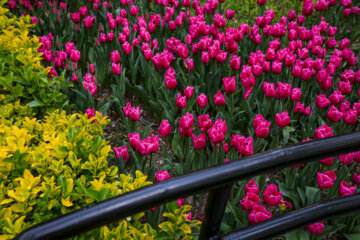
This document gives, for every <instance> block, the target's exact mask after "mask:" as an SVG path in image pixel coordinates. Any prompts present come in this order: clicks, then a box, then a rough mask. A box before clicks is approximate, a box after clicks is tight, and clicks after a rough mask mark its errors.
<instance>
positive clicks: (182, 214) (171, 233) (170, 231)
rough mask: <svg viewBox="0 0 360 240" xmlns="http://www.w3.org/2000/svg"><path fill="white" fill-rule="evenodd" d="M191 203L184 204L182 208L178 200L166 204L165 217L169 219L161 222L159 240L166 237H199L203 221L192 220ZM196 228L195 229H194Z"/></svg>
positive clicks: (189, 238) (188, 238)
mask: <svg viewBox="0 0 360 240" xmlns="http://www.w3.org/2000/svg"><path fill="white" fill-rule="evenodd" d="M191 208H192V207H191V206H190V205H183V206H181V207H180V208H179V207H178V204H177V203H176V202H171V203H168V204H166V209H167V212H165V213H164V214H163V217H164V218H165V219H166V220H167V221H164V222H162V223H160V224H159V229H160V230H159V233H158V234H157V236H156V239H158V240H166V239H176V240H177V239H179V240H180V239H184V240H192V239H197V234H198V233H199V230H200V224H201V222H200V221H199V220H192V219H191V215H190V218H188V217H189V214H191V213H190V211H191ZM194 230H195V231H194Z"/></svg>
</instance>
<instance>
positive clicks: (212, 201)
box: [199, 184, 232, 240]
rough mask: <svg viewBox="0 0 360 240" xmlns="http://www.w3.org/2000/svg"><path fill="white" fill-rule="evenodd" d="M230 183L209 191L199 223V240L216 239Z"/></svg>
mask: <svg viewBox="0 0 360 240" xmlns="http://www.w3.org/2000/svg"><path fill="white" fill-rule="evenodd" d="M231 188H232V184H231V185H226V186H224V187H221V188H216V189H215V190H212V191H211V192H210V193H209V197H208V199H207V203H206V207H205V215H204V219H203V222H202V225H201V230H200V236H199V240H208V239H210V238H212V239H216V235H217V234H218V232H219V229H220V225H221V221H222V218H223V216H224V212H225V208H226V204H227V201H228V199H229V194H230V191H231Z"/></svg>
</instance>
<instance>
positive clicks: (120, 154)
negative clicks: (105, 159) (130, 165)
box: [113, 146, 129, 162]
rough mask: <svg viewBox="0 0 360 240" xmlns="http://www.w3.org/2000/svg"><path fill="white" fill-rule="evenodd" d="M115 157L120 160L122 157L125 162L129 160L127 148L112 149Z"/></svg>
mask: <svg viewBox="0 0 360 240" xmlns="http://www.w3.org/2000/svg"><path fill="white" fill-rule="evenodd" d="M113 149H114V152H115V156H116V158H117V159H120V157H122V159H123V161H124V162H126V161H127V160H128V159H129V153H128V147H127V146H123V147H114V148H113Z"/></svg>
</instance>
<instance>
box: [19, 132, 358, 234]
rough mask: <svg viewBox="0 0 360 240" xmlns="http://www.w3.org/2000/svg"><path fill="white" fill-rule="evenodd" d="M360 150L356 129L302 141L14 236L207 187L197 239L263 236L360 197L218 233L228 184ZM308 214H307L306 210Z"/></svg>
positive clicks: (352, 205)
mask: <svg viewBox="0 0 360 240" xmlns="http://www.w3.org/2000/svg"><path fill="white" fill-rule="evenodd" d="M357 150H360V132H355V133H351V134H346V135H341V136H336V137H331V138H327V139H321V140H317V141H312V142H306V143H301V144H297V145H292V146H288V147H285V148H281V149H276V150H272V151H268V152H265V153H261V154H257V155H253V156H250V157H246V158H242V159H240V160H237V161H232V162H230V163H226V164H222V165H220V166H214V167H210V168H207V169H202V170H200V171H197V172H193V173H190V174H187V175H183V176H178V177H174V178H172V179H169V180H166V181H163V182H159V183H156V184H153V185H150V186H147V187H144V188H141V189H138V190H135V191H133V192H129V193H126V194H124V195H121V196H118V197H114V198H112V199H108V200H106V201H104V202H101V203H98V204H95V205H93V206H90V207H87V208H84V209H81V210H78V211H75V212H72V213H69V214H66V215H64V216H61V217H58V218H56V219H53V220H50V221H48V222H44V223H41V224H38V225H35V226H33V227H32V228H30V229H28V230H26V231H24V232H23V233H21V234H20V235H18V236H17V237H16V238H15V239H18V240H24V239H31V240H37V239H63V238H67V237H71V236H74V235H77V234H79V233H82V232H85V231H88V230H90V229H93V228H96V227H99V226H102V225H105V224H108V223H111V222H114V221H116V220H119V219H122V218H125V217H127V216H130V215H133V214H136V213H138V212H141V211H144V210H147V209H150V208H152V207H154V206H158V205H159V204H163V203H166V202H169V201H173V200H176V199H179V198H181V197H186V196H190V195H194V194H197V193H201V192H207V191H209V190H210V193H209V197H208V201H207V205H206V209H205V215H204V219H203V223H202V226H201V231H200V236H199V239H200V240H203V239H252V240H255V239H265V238H269V237H272V236H276V235H279V234H283V233H285V232H287V231H290V230H293V229H296V228H299V227H302V226H305V225H307V224H310V223H312V222H314V221H318V220H320V219H323V218H328V217H331V216H336V215H339V214H346V213H348V212H349V211H354V210H356V209H360V208H359V207H360V195H358V194H355V195H352V196H348V197H343V198H339V199H335V200H332V201H328V202H323V203H319V204H315V205H313V206H310V207H306V208H303V209H300V210H297V211H293V212H291V213H288V214H285V215H282V216H280V217H278V218H274V219H271V220H268V221H265V222H263V223H260V224H257V225H254V226H251V227H248V228H245V229H244V230H241V231H239V232H235V233H232V234H230V235H228V236H219V235H218V234H219V228H220V224H221V221H222V217H223V215H224V211H225V207H226V204H227V201H228V195H229V192H230V191H231V187H232V185H233V184H234V183H235V182H236V181H239V180H243V179H247V178H250V177H253V176H257V175H259V174H261V173H264V172H269V171H272V170H274V169H281V168H285V167H289V166H292V165H295V164H299V163H307V162H310V161H315V160H320V159H322V158H326V157H330V156H335V155H339V154H343V153H348V152H353V151H357ZM310 213H311V214H310Z"/></svg>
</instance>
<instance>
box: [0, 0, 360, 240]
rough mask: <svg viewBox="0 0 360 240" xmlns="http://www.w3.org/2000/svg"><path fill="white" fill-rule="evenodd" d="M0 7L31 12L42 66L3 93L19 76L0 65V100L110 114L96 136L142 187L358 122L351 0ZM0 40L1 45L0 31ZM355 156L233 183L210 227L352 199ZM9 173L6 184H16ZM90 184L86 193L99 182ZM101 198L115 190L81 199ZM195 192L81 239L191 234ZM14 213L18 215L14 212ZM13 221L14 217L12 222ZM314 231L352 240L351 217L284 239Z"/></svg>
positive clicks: (24, 2)
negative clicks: (36, 78)
mask: <svg viewBox="0 0 360 240" xmlns="http://www.w3.org/2000/svg"><path fill="white" fill-rule="evenodd" d="M0 3H1V4H2V5H3V7H4V8H8V9H10V12H8V13H6V14H8V15H9V16H10V15H11V16H18V17H20V16H24V15H30V16H31V20H30V21H31V23H32V24H33V28H32V33H31V34H33V35H34V36H39V38H38V42H39V43H41V45H40V44H39V46H37V52H38V53H39V57H40V59H41V64H42V65H43V66H44V67H46V73H47V74H48V76H47V77H46V80H43V82H46V81H48V82H49V83H50V85H49V84H47V85H46V86H43V85H41V87H38V88H36V87H35V88H34V89H35V90H33V91H31V92H29V93H26V94H18V95H14V93H17V90H18V88H21V87H18V86H20V85H21V84H23V82H22V81H21V80H17V81H15V80H14V81H13V82H11V84H10V85H9V83H8V82H6V81H3V80H2V79H5V74H3V75H1V74H0V76H3V77H2V78H0V94H2V93H3V92H6V90H9V89H10V86H12V87H13V89H14V90H11V91H10V92H11V94H10V95H11V96H13V98H14V99H21V103H23V104H29V107H30V108H31V109H32V111H34V113H35V114H36V116H37V117H38V118H39V119H41V118H42V117H43V116H44V115H46V114H45V113H46V112H48V114H50V115H51V114H52V112H54V111H55V109H56V108H58V109H62V110H67V111H70V107H72V108H71V110H72V111H76V112H80V113H85V114H86V116H87V118H88V119H90V120H89V121H88V124H92V125H98V124H99V122H100V123H101V124H102V125H104V124H105V120H102V118H104V119H106V116H111V120H112V123H110V125H109V126H111V125H112V124H113V126H116V128H115V127H108V130H107V136H111V135H112V136H116V138H108V139H107V140H109V141H110V143H111V145H112V146H111V147H112V149H113V152H114V154H109V155H108V156H104V157H105V158H107V160H108V162H109V165H111V166H112V168H114V165H116V167H117V169H118V173H117V174H122V175H119V176H122V178H125V176H126V175H124V174H129V175H128V176H129V177H130V176H133V177H135V176H136V177H137V178H141V179H142V180H143V182H144V181H145V179H146V177H145V179H143V177H144V176H143V175H141V174H140V172H142V173H144V174H145V176H147V179H148V180H149V181H152V182H154V181H157V182H159V181H163V180H166V179H168V178H171V176H177V175H182V174H186V173H189V172H192V171H196V170H198V169H202V168H206V167H208V166H213V165H218V164H226V162H229V161H232V160H235V159H240V160H241V157H245V156H250V155H253V154H256V153H260V152H264V151H267V150H270V149H274V148H278V147H282V146H286V145H289V144H294V143H299V142H303V141H311V140H312V139H313V140H316V139H321V138H326V137H330V136H334V135H337V134H341V133H349V132H352V131H356V130H359V120H358V116H359V115H360V85H359V83H360V69H359V66H360V63H359V59H358V57H359V49H360V47H359V46H360V42H359V37H360V25H359V22H360V16H359V15H360V2H359V1H356V0H353V1H352V0H340V1H339V0H318V1H311V0H303V1H297V0H294V6H295V9H290V10H289V11H288V14H287V15H286V16H275V13H274V11H273V10H272V9H271V7H270V6H271V4H272V1H270V0H269V2H268V3H267V1H266V0H257V1H254V0H250V1H249V4H247V5H246V6H244V7H242V8H241V7H240V8H241V9H237V11H235V10H232V9H231V6H233V5H234V4H235V1H233V2H232V1H230V0H228V1H227V2H225V0H207V1H202V2H200V1H198V0H182V1H178V0H136V1H129V0H114V1H103V0H87V1H79V0H69V1H57V0H54V1H41V0H36V1H30V0H20V1H16V0H9V1H5V0H1V1H0ZM277 4H279V3H277ZM251 6H253V7H251ZM254 11H255V12H256V17H252V18H248V19H247V22H246V23H239V21H238V20H239V19H242V20H243V19H244V18H245V19H246V17H244V15H241V16H240V15H238V14H240V13H241V14H243V13H246V12H248V13H249V16H253V15H254ZM0 13H1V11H0ZM21 18H22V17H20V19H21ZM275 19H278V21H276V20H275ZM0 26H1V23H0ZM19 27H20V28H21V26H19ZM2 29H3V27H2ZM2 31H3V32H4V33H5V34H6V32H5V31H4V30H2ZM0 44H2V45H1V46H3V45H4V41H1V38H0ZM4 46H5V45H4ZM5 49H6V48H5ZM0 50H1V51H2V48H0ZM0 59H1V58H0ZM14 59H15V60H14ZM16 59H17V58H13V59H12V60H11V61H10V60H9V62H7V63H6V64H14V63H15V62H16ZM19 61H20V60H19ZM4 66H5V64H3V65H2V66H1V68H0V73H3V72H4V69H6V67H7V65H6V66H5V67H4ZM44 71H45V70H44ZM13 72H15V73H17V74H18V73H19V71H13ZM9 74H10V73H9ZM6 76H8V75H6ZM44 79H45V78H44ZM59 79H60V80H59ZM6 84H8V85H6ZM21 86H23V88H25V87H34V86H38V85H36V84H33V83H29V84H27V85H25V84H23V85H21ZM54 86H55V87H54ZM41 88H44V89H53V88H56V90H54V91H55V93H54V91H53V90H51V91H50V90H41ZM25 89H27V88H25ZM38 89H40V90H38ZM22 90H23V89H21V91H22ZM42 92H43V93H42ZM51 94H53V95H51ZM10 95H3V96H4V99H6V97H7V98H9V96H10ZM0 96H1V95H0ZM14 96H15V97H14ZM59 98H61V99H60V100H59ZM14 99H10V100H9V101H12V100H14ZM0 100H2V99H1V98H0ZM9 101H7V100H5V101H3V102H1V101H0V103H2V104H3V105H4V104H5V103H7V102H9ZM61 102H63V103H64V104H61ZM97 112H99V113H97ZM19 124H20V123H19ZM97 127H99V126H97ZM57 130H59V129H57ZM69 131H70V130H69ZM114 131H115V132H116V133H114ZM0 134H2V132H1V130H0ZM67 134H70V132H69V133H67ZM99 141H100V140H99ZM107 143H109V142H107ZM79 144H80V145H81V144H82V143H79ZM59 149H60V148H59ZM93 150H94V149H93ZM60 151H62V152H66V150H65V149H64V148H61V150H60ZM79 154H80V153H79ZM81 154H82V155H84V153H83V152H81ZM106 155H107V153H106ZM64 156H67V154H65V155H64ZM0 157H1V155H0ZM0 159H1V158H0ZM2 161H3V160H2ZM5 162H6V161H5ZM359 163H360V152H354V153H349V154H344V155H340V156H334V157H331V158H326V159H322V160H320V161H319V162H314V163H308V164H305V165H298V166H293V167H292V168H287V169H285V170H283V171H280V172H275V171H274V172H273V173H271V174H267V175H261V176H258V177H256V178H254V179H249V180H248V181H244V182H238V183H236V184H235V185H234V187H233V190H232V192H231V194H230V195H231V196H230V200H229V203H228V206H227V208H226V211H225V216H224V219H223V222H222V225H221V231H222V232H223V233H228V232H231V231H234V230H236V229H239V228H241V227H245V226H248V225H249V224H256V223H259V222H261V221H265V220H267V219H269V218H271V217H273V216H277V215H280V214H283V213H285V212H288V211H292V210H294V209H299V208H301V207H304V206H307V205H309V204H313V203H317V202H319V201H321V200H325V199H332V198H335V197H339V196H346V195H350V194H354V193H355V192H357V191H359V190H357V186H358V185H360V172H359V170H360V167H359V166H360V165H359ZM69 167H71V166H69ZM109 168H110V166H109ZM29 171H32V174H34V176H35V177H36V174H38V173H37V170H36V165H33V166H32V165H31V164H30V165H28V166H27V168H22V170H21V172H20V173H17V175H16V176H18V175H19V174H20V175H19V176H22V174H25V172H26V174H27V176H29ZM42 174H44V173H42ZM79 174H80V172H79ZM109 174H110V173H109ZM60 175H61V174H60ZM14 176H15V175H14ZM19 176H18V177H19ZM34 176H32V175H31V177H34ZM79 176H80V175H79ZM79 176H76V175H73V177H74V178H77V177H79ZM89 176H90V175H89ZM111 176H113V175H112V174H111ZM68 177H69V176H68ZM14 179H15V178H14ZM17 179H18V178H16V179H15V180H14V181H13V183H6V184H15V185H14V186H16V184H18V183H16V182H18V180H17ZM79 179H80V178H79ZM98 179H100V180H99V181H102V180H101V179H103V178H102V177H101V176H100V175H93V176H91V177H88V179H87V180H88V181H98ZM122 180H123V179H122ZM69 181H70V180H69ZM113 181H114V182H115V180H113ZM76 182H77V181H76ZM150 183H151V182H149V184H150ZM74 184H75V180H74ZM108 184H110V185H111V182H109V183H108ZM116 184H118V183H116ZM116 184H115V185H116ZM129 184H130V185H131V182H129ZM115 185H114V186H115ZM11 186H12V185H11ZM92 186H93V187H92V188H91V190H92V192H91V193H88V194H85V195H86V196H87V197H89V194H90V195H91V194H96V192H97V191H98V192H100V191H102V189H101V188H99V189H96V185H94V184H92ZM114 186H112V188H111V189H114ZM116 186H117V185H116ZM141 186H142V185H141ZM141 186H137V187H132V188H131V190H133V189H136V188H138V187H141ZM78 187H79V186H78ZM104 188H105V187H104ZM74 191H75V190H74ZM77 194H78V193H77ZM8 195H9V192H7V193H6V192H5V191H4V192H2V193H1V194H0V197H1V199H0V200H1V201H2V202H1V203H0V204H1V205H0V207H1V209H2V211H1V212H0V213H1V214H0V216H1V218H0V226H7V225H6V224H8V222H9V221H8V220H7V219H8V218H9V217H8V215H9V212H5V210H4V209H5V208H6V207H7V206H8V205H7V204H9V203H10V202H8V201H6V200H4V199H6V198H7V197H8ZM70 195H71V194H70ZM70 195H69V196H70ZM75 195H76V194H75ZM75 195H71V196H75ZM40 196H41V195H40ZM66 196H67V195H66ZM66 196H63V197H66ZM79 196H80V195H76V198H77V199H78V200H79V198H80V197H79ZM111 196H114V191H112V194H108V195H105V196H104V197H102V198H101V199H99V198H95V197H93V200H92V201H86V203H89V204H90V203H92V202H94V201H95V200H94V199H96V201H100V200H103V199H106V198H108V197H111ZM206 197H207V196H206V195H199V196H193V197H191V198H187V199H179V200H178V201H177V202H175V203H169V204H167V205H166V206H161V207H160V206H159V207H156V208H153V209H151V210H150V211H149V212H147V213H144V214H141V215H139V216H136V217H134V218H133V220H131V219H130V220H129V219H126V220H124V221H122V222H121V223H119V224H118V225H111V226H106V227H103V228H101V230H99V231H97V232H96V231H93V232H92V233H90V236H93V237H94V238H95V239H96V238H99V237H101V238H106V239H107V238H109V239H111V238H112V237H116V238H119V239H132V238H137V237H139V236H140V235H141V234H140V235H139V234H138V231H140V232H142V233H144V234H143V236H144V237H143V238H144V239H180V238H181V239H196V238H197V236H198V229H199V225H200V221H201V219H202V215H203V211H204V209H203V208H202V206H203V205H204V202H206ZM74 199H75V198H74ZM67 200H68V199H67ZM34 201H35V200H34ZM79 201H80V200H79ZM38 203H39V201H38ZM184 203H186V204H189V205H192V206H193V207H192V210H191V206H189V205H184ZM60 205H61V204H60ZM62 205H63V206H61V209H62V210H61V212H62V213H64V212H68V211H71V210H75V209H74V208H72V209H70V208H69V207H70V206H69V205H70V204H69V203H68V202H66V201H65V202H62ZM81 206H83V204H82V205H81ZM68 208H69V209H68ZM34 209H35V208H34ZM49 210H50V209H49ZM190 210H191V211H190ZM15 212H16V211H15ZM164 212H165V213H164ZM26 214H27V215H26ZM26 214H25V215H24V216H27V219H26V220H28V221H29V223H28V224H27V225H26V226H25V227H22V228H21V230H23V229H25V228H26V227H29V226H30V225H32V224H34V223H38V222H40V221H42V218H38V219H40V220H37V219H35V220H34V221H33V220H31V221H30V219H29V216H30V215H29V214H32V215H34V214H36V212H35V210H33V212H31V211H30V212H29V211H28V212H26ZM59 214H60V212H59ZM54 215H55V213H54ZM39 216H40V215H39ZM19 219H21V221H24V218H23V217H22V216H21V215H19ZM139 219H140V220H139ZM43 220H46V218H43ZM12 221H15V222H14V224H13V226H15V225H16V219H12ZM30 222H31V223H30ZM144 223H148V224H145V225H144ZM19 224H20V223H19ZM126 224H128V225H126ZM8 225H9V224H8ZM124 225H126V226H124ZM119 229H127V230H126V231H125V230H124V231H120V232H121V233H123V234H124V235H122V236H121V235H118V234H119V233H118V231H119ZM17 233H18V232H17ZM1 234H5V232H1ZM91 234H93V235H91ZM136 234H138V235H136ZM135 235H136V237H135ZM4 236H5V235H4ZM7 236H10V235H7ZM12 236H13V235H12ZM325 236H327V237H330V238H331V237H334V238H335V237H338V238H341V239H349V240H353V239H360V217H359V216H358V215H351V216H346V217H338V218H335V219H332V220H324V221H321V222H318V223H315V224H312V225H310V226H308V227H307V228H306V229H299V230H297V231H294V232H292V233H289V234H287V235H285V236H284V238H286V239H323V238H324V237H325ZM141 239H142V238H141Z"/></svg>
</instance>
